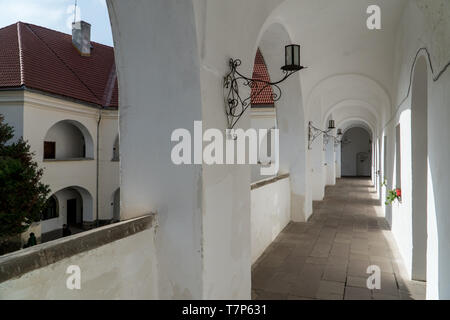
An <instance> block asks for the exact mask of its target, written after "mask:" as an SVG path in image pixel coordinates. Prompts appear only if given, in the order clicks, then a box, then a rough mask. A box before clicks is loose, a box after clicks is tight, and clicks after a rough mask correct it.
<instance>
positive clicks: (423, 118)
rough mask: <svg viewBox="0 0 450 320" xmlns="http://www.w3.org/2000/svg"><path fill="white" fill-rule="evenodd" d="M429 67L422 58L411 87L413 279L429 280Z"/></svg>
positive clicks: (418, 61) (415, 70)
mask: <svg viewBox="0 0 450 320" xmlns="http://www.w3.org/2000/svg"><path fill="white" fill-rule="evenodd" d="M427 114H428V66H427V60H426V58H425V57H424V56H421V57H420V58H419V59H418V60H417V61H416V64H415V67H414V76H413V82H412V87H411V153H412V154H411V171H412V175H411V179H412V196H411V200H412V203H411V208H412V270H411V276H412V279H413V280H419V281H426V274H427V203H428V187H427V178H428V141H427V140H428V116H427Z"/></svg>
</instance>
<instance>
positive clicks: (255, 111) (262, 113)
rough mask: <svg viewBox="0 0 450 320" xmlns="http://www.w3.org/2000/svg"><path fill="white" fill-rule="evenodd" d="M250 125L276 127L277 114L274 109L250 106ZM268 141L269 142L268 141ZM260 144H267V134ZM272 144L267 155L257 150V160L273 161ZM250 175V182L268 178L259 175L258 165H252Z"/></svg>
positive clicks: (261, 127)
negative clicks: (270, 152) (270, 151)
mask: <svg viewBox="0 0 450 320" xmlns="http://www.w3.org/2000/svg"><path fill="white" fill-rule="evenodd" d="M250 121H251V127H252V128H255V129H267V130H270V129H272V128H276V127H277V115H276V111H275V109H267V108H252V110H251V119H250ZM269 143H270V142H269ZM260 144H261V145H263V144H265V145H268V142H267V136H265V137H264V139H262V140H261V142H260ZM274 150H275V148H274V146H273V147H272V154H269V157H268V156H267V154H268V153H269V152H267V154H266V153H265V152H262V150H261V149H260V150H259V160H260V161H261V162H262V163H268V162H269V161H272V162H273V161H275V157H274ZM251 167H252V169H251V170H252V176H251V182H252V183H253V182H256V181H259V180H264V179H267V178H269V177H268V176H262V175H261V166H260V165H252V166H251Z"/></svg>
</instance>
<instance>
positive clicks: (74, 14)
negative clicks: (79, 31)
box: [73, 0, 78, 23]
mask: <svg viewBox="0 0 450 320" xmlns="http://www.w3.org/2000/svg"><path fill="white" fill-rule="evenodd" d="M77 6H78V0H75V10H73V23H75V22H77Z"/></svg>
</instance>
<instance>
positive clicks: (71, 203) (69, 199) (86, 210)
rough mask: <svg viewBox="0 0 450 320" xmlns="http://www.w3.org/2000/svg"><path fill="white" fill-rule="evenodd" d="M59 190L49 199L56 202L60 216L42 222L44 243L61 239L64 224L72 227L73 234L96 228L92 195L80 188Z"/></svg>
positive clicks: (62, 188) (70, 187)
mask: <svg viewBox="0 0 450 320" xmlns="http://www.w3.org/2000/svg"><path fill="white" fill-rule="evenodd" d="M57 190H58V191H56V192H53V193H52V195H51V196H50V197H49V199H55V200H56V206H57V211H58V215H57V216H55V217H53V218H52V219H45V220H42V221H41V232H42V241H43V242H47V241H51V240H54V239H57V238H60V237H61V236H62V234H61V231H62V228H63V225H64V224H67V225H70V227H71V229H72V233H75V232H80V231H81V230H83V229H90V228H92V227H94V222H95V217H94V201H93V197H92V195H91V193H90V192H89V191H88V190H87V189H85V188H83V187H80V186H66V187H61V188H59V189H57Z"/></svg>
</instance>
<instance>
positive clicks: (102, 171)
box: [99, 111, 120, 220]
mask: <svg viewBox="0 0 450 320" xmlns="http://www.w3.org/2000/svg"><path fill="white" fill-rule="evenodd" d="M118 132H119V119H118V111H103V112H102V120H101V122H100V142H99V144H100V149H99V156H100V158H99V161H100V162H99V219H100V220H110V219H112V218H113V213H114V204H113V203H114V201H113V199H114V192H116V190H117V189H118V188H119V184H120V162H119V161H112V160H113V156H114V154H113V149H114V143H115V142H116V138H117V137H118ZM119 150H120V149H119Z"/></svg>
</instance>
